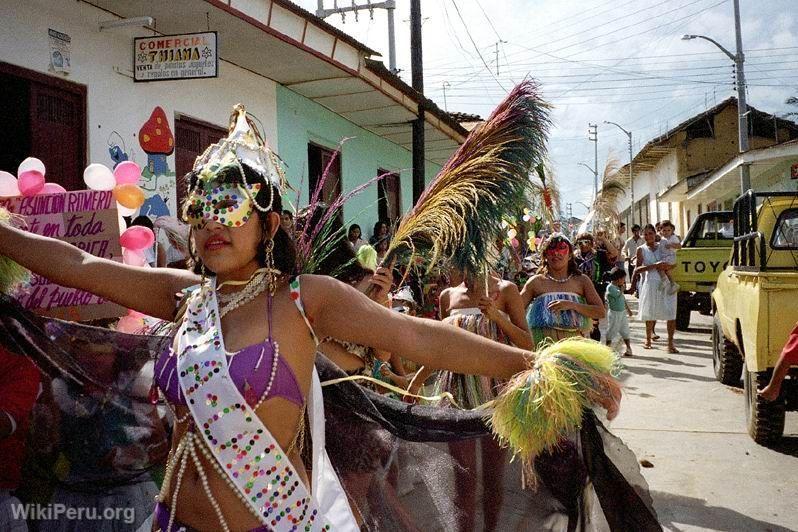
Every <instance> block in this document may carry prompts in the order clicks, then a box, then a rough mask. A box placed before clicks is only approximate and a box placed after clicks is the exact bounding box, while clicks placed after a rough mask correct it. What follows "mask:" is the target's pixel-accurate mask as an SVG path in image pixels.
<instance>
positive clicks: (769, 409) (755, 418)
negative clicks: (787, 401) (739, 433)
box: [743, 368, 785, 445]
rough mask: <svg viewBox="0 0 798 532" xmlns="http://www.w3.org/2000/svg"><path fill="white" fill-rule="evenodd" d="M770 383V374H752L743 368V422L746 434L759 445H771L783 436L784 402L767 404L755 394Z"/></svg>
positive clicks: (764, 372)
mask: <svg viewBox="0 0 798 532" xmlns="http://www.w3.org/2000/svg"><path fill="white" fill-rule="evenodd" d="M769 381H770V372H766V371H763V372H759V373H752V372H750V371H748V368H745V370H744V372H743V386H744V388H745V422H746V424H747V426H748V434H750V435H751V438H753V439H754V441H755V442H756V443H758V444H760V445H768V444H772V443H774V442H776V441H778V440H779V438H781V436H782V435H783V434H784V411H785V409H784V401H781V400H778V401H773V402H772V403H771V402H768V401H765V400H763V399H762V398H760V397H759V395H758V394H757V391H758V390H759V389H760V388H764V387H765V386H766V385H767V383H768V382H769Z"/></svg>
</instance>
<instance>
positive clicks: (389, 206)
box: [377, 169, 402, 226]
mask: <svg viewBox="0 0 798 532" xmlns="http://www.w3.org/2000/svg"><path fill="white" fill-rule="evenodd" d="M378 175H381V176H385V177H383V178H382V179H381V180H380V181H379V183H378V184H377V216H378V217H379V220H381V221H386V222H388V224H389V225H391V226H393V225H394V223H395V222H396V221H397V220H398V219H399V217H400V216H401V215H402V185H401V181H400V179H399V174H396V173H393V172H388V171H387V170H382V169H381V170H379V173H378Z"/></svg>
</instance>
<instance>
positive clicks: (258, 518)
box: [0, 108, 659, 532]
mask: <svg viewBox="0 0 798 532" xmlns="http://www.w3.org/2000/svg"><path fill="white" fill-rule="evenodd" d="M187 178H188V180H189V188H188V190H189V196H188V198H187V200H186V203H185V206H184V216H185V221H186V222H188V223H189V224H190V227H191V236H190V246H189V252H190V255H191V260H190V264H191V267H190V268H189V269H184V270H180V269H171V268H138V267H133V266H128V265H124V264H120V263H118V262H114V261H110V260H105V259H101V258H97V257H94V256H92V255H89V254H87V253H85V252H83V251H81V250H79V249H77V248H76V247H74V246H71V245H69V244H67V243H65V242H62V241H59V240H55V239H51V238H47V237H43V236H37V235H35V234H32V233H29V232H25V231H23V230H20V229H16V228H14V227H13V226H12V225H11V224H0V254H1V255H5V256H7V257H9V258H11V259H13V260H14V261H16V262H17V263H18V264H20V265H22V266H24V267H25V268H28V269H30V270H31V271H33V272H35V273H37V274H39V275H42V276H44V277H47V278H48V279H50V280H52V281H53V282H56V283H58V284H61V285H64V286H69V287H75V288H79V289H82V290H85V291H87V292H91V293H94V294H97V295H99V296H101V297H103V298H105V299H108V300H111V301H114V302H116V303H118V304H120V305H123V306H125V307H127V308H130V309H134V310H136V311H139V312H142V313H145V314H147V315H149V316H153V317H156V318H159V319H161V320H163V322H164V323H166V324H168V326H167V327H166V328H165V329H163V330H161V331H160V334H159V335H157V336H153V335H142V336H138V337H136V336H131V335H124V334H121V333H116V332H114V331H110V330H104V329H97V328H90V327H82V326H80V325H76V324H67V323H64V322H59V321H58V320H49V319H46V318H40V317H37V316H32V315H30V314H29V313H27V312H25V311H24V310H22V309H21V308H19V307H18V306H16V305H15V303H14V302H13V300H11V299H9V298H5V297H4V298H3V301H2V312H0V314H2V315H3V318H2V319H0V336H1V337H2V343H3V346H4V348H7V349H9V350H11V351H14V352H18V353H20V354H22V355H26V356H29V357H30V358H31V359H32V360H33V361H34V362H36V363H37V365H38V366H39V367H40V369H41V370H42V371H43V372H45V373H49V374H50V375H51V376H53V375H56V376H58V379H61V380H63V381H64V382H69V383H70V385H76V386H78V389H79V390H82V392H81V393H84V392H85V393H88V392H87V391H86V390H88V389H89V388H90V386H89V384H88V383H91V382H96V381H97V379H98V378H99V377H97V375H93V374H92V371H94V370H95V369H96V368H95V363H94V362H92V361H87V360H86V359H85V357H86V353H88V352H97V353H101V352H104V353H105V354H106V355H107V354H109V353H110V354H112V355H113V359H112V362H111V365H109V366H108V367H109V371H117V372H118V374H121V373H122V371H123V370H124V372H126V374H132V375H139V374H141V373H142V372H144V371H146V369H147V368H150V370H151V371H152V374H153V382H152V387H151V390H150V393H149V394H148V395H147V398H143V394H142V393H141V392H140V390H137V389H136V388H137V387H136V386H130V387H129V388H126V389H125V390H119V389H116V388H113V387H111V388H109V389H108V393H107V395H106V396H105V398H104V399H103V402H102V405H101V407H103V408H104V407H105V405H108V407H109V408H115V407H118V404H119V402H117V401H115V399H119V398H122V397H124V398H125V400H126V401H128V403H126V404H127V407H130V402H134V403H135V404H136V405H138V407H139V408H140V409H144V410H147V404H148V403H150V402H151V403H152V410H150V411H149V412H150V414H153V416H150V415H142V414H141V410H138V411H137V410H136V408H127V407H126V409H125V411H126V412H128V413H129V412H131V411H133V412H137V414H136V415H135V416H131V415H128V417H127V418H126V423H128V424H129V425H131V426H132V425H135V424H136V423H137V422H138V423H140V424H141V425H142V426H145V424H144V423H143V422H142V420H147V423H150V425H146V426H149V427H150V429H149V430H148V431H145V432H146V437H149V438H155V437H156V436H157V435H158V434H161V432H159V431H157V430H154V429H152V427H153V426H154V425H155V424H157V422H156V421H153V420H152V418H153V417H156V418H157V417H158V415H157V412H158V408H159V407H160V405H164V406H166V407H167V408H168V410H169V412H170V414H169V416H168V418H169V419H170V424H169V425H170V426H169V427H168V429H167V432H165V433H164V434H166V433H169V434H170V436H169V447H170V450H169V453H168V458H167V459H166V461H165V471H164V475H163V479H162V480H161V482H160V492H159V493H158V495H157V497H156V501H155V503H154V511H153V512H152V516H151V519H150V520H149V521H148V522H142V521H143V520H139V521H137V523H136V526H137V527H142V529H144V528H146V527H151V529H152V530H161V531H164V532H166V531H168V532H172V531H177V530H186V531H191V530H224V531H232V530H236V531H239V530H258V531H260V530H275V531H283V530H286V531H288V530H363V529H369V530H458V529H459V530H472V529H485V530H499V529H507V528H510V527H512V528H513V529H528V530H531V529H556V530H576V529H577V528H580V527H581V528H591V527H595V528H596V529H602V528H609V529H629V530H631V529H635V530H656V529H658V526H659V525H658V524H657V521H656V516H655V514H654V512H653V509H652V507H651V501H650V498H649V496H648V494H647V491H646V487H645V482H644V481H643V480H642V477H641V476H640V474H639V471H638V469H637V463H636V460H635V459H634V456H633V455H632V454H631V452H630V451H628V449H626V448H625V446H623V445H622V443H620V442H619V441H618V440H617V439H615V438H614V437H613V436H612V435H611V434H609V433H608V432H607V431H606V429H604V428H603V426H602V425H601V423H600V422H598V420H597V419H596V418H595V416H594V415H593V413H592V412H591V411H589V410H586V411H584V413H583V414H582V416H583V418H582V421H581V423H580V426H579V428H577V429H576V430H574V431H573V432H572V433H570V434H563V435H562V439H561V442H560V443H559V444H558V445H557V446H556V448H552V449H548V450H546V452H544V453H541V454H540V455H538V456H536V457H535V460H534V465H535V478H534V479H530V478H529V477H528V475H529V471H525V470H524V468H523V467H521V465H520V464H519V463H518V462H517V461H516V462H513V461H511V458H512V454H513V450H512V449H505V448H504V446H503V445H499V443H498V442H497V441H496V440H495V439H494V438H493V436H492V434H491V432H490V429H489V427H488V425H487V424H486V422H485V412H484V411H481V410H480V408H482V407H484V405H485V403H486V402H488V401H491V400H492V399H494V398H496V397H497V395H498V394H499V393H500V392H501V390H502V388H503V386H504V384H505V383H506V382H507V380H508V379H510V378H512V377H513V376H514V375H517V374H519V373H521V372H524V371H529V369H530V368H536V362H537V356H538V354H537V353H536V350H539V349H541V348H543V347H545V346H548V345H549V344H550V343H551V342H556V341H557V340H561V339H564V338H568V337H579V336H584V335H585V334H586V333H587V332H589V330H590V326H591V320H593V319H598V318H602V317H603V316H604V313H605V310H604V305H603V302H602V301H601V299H600V298H599V296H598V294H597V293H596V291H595V289H594V288H593V285H592V283H591V281H590V279H588V278H587V277H586V276H584V275H582V274H581V273H580V272H579V271H578V269H577V267H576V264H575V262H574V250H573V245H572V244H571V242H570V241H569V240H568V239H567V238H565V237H564V236H562V235H559V234H555V235H552V236H551V237H550V238H548V239H547V240H546V242H545V243H544V244H543V245H542V249H541V256H542V269H541V272H540V273H539V274H538V275H536V276H534V277H533V278H531V279H530V280H529V281H528V282H527V283H526V285H525V286H524V287H523V289H522V290H520V291H519V290H518V288H517V287H516V286H515V285H514V284H512V283H510V282H507V281H502V280H501V279H499V278H497V277H495V276H493V275H491V274H490V273H487V272H484V273H478V272H472V271H465V272H458V274H459V276H460V278H461V279H460V280H461V282H460V283H459V284H455V285H453V286H451V287H450V288H448V289H446V290H445V291H443V293H442V294H441V296H440V309H441V310H440V312H441V318H442V319H441V321H436V320H429V319H419V318H414V317H412V316H409V315H408V314H407V313H406V312H394V311H392V310H391V309H390V306H386V305H385V304H384V302H385V301H386V299H387V295H388V292H389V291H390V290H391V289H392V288H396V284H395V283H394V281H395V280H394V278H393V276H392V275H391V270H390V268H378V269H377V270H376V271H375V272H367V271H364V270H362V269H359V268H357V267H354V266H351V265H348V266H347V268H348V269H347V270H346V271H347V275H346V278H345V279H344V281H345V282H341V281H340V280H337V279H335V278H333V277H332V276H330V275H308V274H303V275H296V272H297V268H296V265H297V257H296V252H295V247H294V242H293V239H292V238H291V237H290V236H289V235H288V234H287V232H286V231H285V229H284V228H283V227H282V226H281V223H280V222H281V220H280V216H281V213H282V212H283V207H282V200H281V194H282V193H283V186H284V183H283V179H284V178H283V175H282V172H281V171H280V169H279V162H278V160H277V158H276V157H275V155H274V154H273V153H272V152H271V151H270V150H269V148H268V146H267V145H265V143H264V142H263V140H262V139H261V137H260V136H259V135H258V134H257V132H256V131H255V130H253V126H252V124H251V123H250V122H249V121H248V120H247V117H246V113H245V111H244V110H243V108H237V110H236V111H235V112H234V115H233V119H232V122H231V128H230V134H229V136H228V137H227V138H225V139H223V140H221V141H220V142H219V143H218V144H214V145H212V146H211V147H209V148H208V150H207V151H206V152H205V153H204V154H203V155H202V156H200V157H199V158H198V159H197V161H196V163H195V165H194V168H193V170H192V172H191V173H190V174H189V175H188V176H187ZM343 238H344V237H342V241H343ZM53 257H58V260H57V261H54V260H52V258H53ZM336 271H338V272H339V273H340V271H341V270H340V269H337V270H336ZM370 287H374V288H370ZM76 339H78V340H80V341H78V340H76ZM103 346H105V348H103ZM147 354H149V357H152V358H154V364H153V363H152V362H151V361H150V360H149V357H148V356H147ZM126 357H128V358H126ZM560 358H562V359H563V360H564V359H565V358H567V357H565V358H563V357H560ZM120 360H121V361H122V362H121V363H120ZM376 361H394V364H393V365H394V366H401V365H402V364H403V363H402V361H408V362H410V363H412V364H414V365H415V366H416V367H420V368H423V369H422V370H420V371H419V373H418V374H417V375H415V379H412V378H409V379H408V380H407V381H406V382H404V383H405V384H407V386H406V387H407V388H410V390H409V392H405V393H408V394H412V395H416V394H417V393H421V391H420V385H421V384H423V383H424V382H425V381H427V380H429V381H431V382H434V386H433V387H431V388H432V389H433V394H434V395H436V396H437V403H436V404H433V405H431V406H419V405H408V404H407V403H406V402H403V401H401V400H400V399H401V398H400V399H399V400H398V399H395V398H392V397H387V396H384V395H381V394H378V393H374V391H372V390H369V389H368V388H366V387H365V386H361V384H359V381H358V380H355V379H352V377H356V376H357V375H362V374H369V373H370V374H372V375H373V374H374V366H375V363H376V365H378V366H379V365H380V364H379V363H378V362H376ZM112 368H113V369H112ZM575 371H576V370H575ZM432 375H434V378H430V377H431V376H432ZM58 379H54V380H53V383H55V382H56V380H58ZM411 381H412V382H411ZM414 385H415V387H414ZM400 388H405V386H401V387H400ZM322 389H324V392H322ZM426 389H429V388H426ZM400 395H401V394H400ZM619 401H620V397H619V396H617V394H615V393H612V392H611V391H607V392H606V393H605V394H604V395H600V394H599V395H596V396H595V403H597V404H598V405H600V406H602V407H603V408H605V409H606V410H607V417H608V418H609V419H611V418H612V417H614V416H615V415H616V413H617V411H618V406H619ZM544 414H545V413H544ZM551 415H556V414H555V413H551ZM164 437H166V436H164ZM147 445H148V446H147V448H148V449H150V448H152V446H154V445H155V443H153V442H150V443H148V444H147ZM479 449H481V456H482V459H481V460H479V461H477V460H476V459H475V456H476V454H477V452H479V451H478V450H479ZM150 459H151V460H150V461H151V462H156V461H157V459H156V457H155V453H153V455H152V456H150ZM143 461H144V462H147V460H146V459H145V460H143ZM137 467H138V468H139V469H138V471H139V472H141V471H144V470H147V467H148V466H144V465H141V464H139V465H138V466H137ZM148 471H149V470H148ZM525 475H526V478H524V477H525ZM522 480H523V482H522ZM522 486H523V487H522Z"/></svg>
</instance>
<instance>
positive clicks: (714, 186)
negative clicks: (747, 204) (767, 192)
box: [686, 141, 798, 201]
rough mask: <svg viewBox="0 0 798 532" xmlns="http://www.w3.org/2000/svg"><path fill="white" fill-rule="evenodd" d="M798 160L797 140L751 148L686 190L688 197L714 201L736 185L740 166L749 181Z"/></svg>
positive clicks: (781, 168)
mask: <svg viewBox="0 0 798 532" xmlns="http://www.w3.org/2000/svg"><path fill="white" fill-rule="evenodd" d="M795 163H798V142H795V141H792V142H787V143H784V144H777V145H775V146H770V147H768V148H761V149H758V150H752V151H749V152H746V153H744V154H741V155H738V156H737V157H735V158H733V159H732V160H730V161H729V162H727V163H726V164H724V165H723V166H721V167H720V168H718V169H717V170H715V171H714V172H711V173H710V174H709V175H708V176H707V178H706V179H705V180H704V181H702V182H701V183H700V184H698V185H697V186H695V187H694V188H692V189H691V190H690V191H689V192H688V193H687V198H686V199H687V200H707V201H712V200H716V199H718V198H719V197H722V196H723V195H725V193H726V192H728V191H729V190H732V189H734V187H737V186H738V184H739V180H738V176H739V169H740V167H741V166H743V165H748V166H749V172H750V174H751V180H752V181H754V180H755V179H757V178H761V177H767V176H768V175H769V174H772V173H773V172H774V171H775V172H780V171H782V170H783V169H784V168H785V167H788V166H790V165H792V164H795Z"/></svg>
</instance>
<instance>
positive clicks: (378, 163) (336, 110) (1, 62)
mask: <svg viewBox="0 0 798 532" xmlns="http://www.w3.org/2000/svg"><path fill="white" fill-rule="evenodd" d="M0 10H1V11H0V14H2V20H3V23H2V27H3V31H2V32H0V85H1V86H2V87H3V89H2V90H3V96H4V97H3V98H2V99H0V111H1V112H2V114H3V116H5V117H8V118H7V119H8V121H9V123H11V124H13V125H14V127H6V128H4V132H3V133H2V136H3V141H4V143H3V144H4V146H5V149H4V153H3V154H2V155H0V169H2V170H6V171H10V172H12V173H14V172H15V170H16V167H17V165H18V164H19V162H20V161H22V159H24V158H25V157H28V156H35V157H38V158H40V159H42V160H43V161H44V163H45V165H46V167H47V179H48V181H52V182H57V183H59V184H61V185H63V186H64V187H65V188H67V189H68V190H76V189H82V188H85V185H84V184H83V179H82V172H83V169H84V168H85V167H86V166H87V165H88V164H90V163H103V164H106V165H108V166H109V167H113V166H114V165H115V164H117V163H119V162H121V161H123V160H132V161H135V162H137V163H138V164H139V165H140V166H141V167H142V181H141V186H142V188H143V189H144V190H145V194H146V196H147V200H146V202H145V204H144V206H142V208H141V212H140V213H141V214H146V215H149V216H153V217H155V216H161V215H172V216H174V215H175V214H176V211H177V205H178V202H179V200H180V199H181V196H182V194H183V193H184V190H183V189H182V187H181V186H180V183H181V179H179V176H182V175H184V174H185V173H186V172H187V171H188V170H190V168H191V165H192V163H193V160H194V158H195V157H196V156H197V155H198V154H200V153H201V152H202V151H203V150H204V149H205V147H206V146H207V145H208V144H210V143H212V142H215V141H216V140H217V139H218V138H220V137H221V136H222V135H225V134H226V128H227V124H228V119H229V115H230V111H231V109H232V107H233V105H234V104H236V103H238V102H241V103H244V104H245V105H246V107H247V110H248V111H249V112H250V113H251V114H252V115H253V116H254V117H255V119H256V121H257V122H258V123H259V125H260V126H261V129H262V131H263V134H264V136H265V138H266V140H267V141H268V142H269V143H270V145H271V146H272V147H273V149H274V150H275V151H276V152H277V153H278V154H279V155H280V157H281V158H282V159H283V160H284V161H285V162H286V166H287V168H286V170H287V174H288V177H289V180H290V181H291V182H292V184H293V185H294V186H295V187H300V183H301V188H302V190H300V200H301V202H300V204H301V203H306V202H307V199H308V191H307V189H308V184H309V183H312V182H313V180H314V179H315V178H317V176H314V175H313V174H314V172H316V173H318V167H319V165H320V164H321V162H322V161H323V160H327V159H324V158H325V157H327V158H329V153H328V151H329V150H333V151H334V150H335V149H336V148H337V147H338V146H339V144H341V143H342V141H344V140H345V139H347V140H345V141H344V142H343V144H342V146H343V148H342V152H341V156H340V157H338V163H339V169H338V170H339V173H340V177H341V180H340V183H339V184H338V185H337V188H335V187H333V188H332V189H331V190H332V191H333V192H335V191H336V190H343V191H347V190H350V189H352V188H354V187H355V186H357V185H358V184H360V183H363V182H365V181H366V180H368V179H370V178H372V177H374V176H375V175H377V173H378V172H382V171H385V172H387V173H390V174H396V176H397V177H395V178H394V177H390V178H389V179H387V180H386V181H385V183H384V184H383V186H382V189H380V191H379V192H380V193H381V194H379V195H380V198H381V201H378V191H377V187H375V188H374V190H373V191H371V190H369V191H367V192H366V193H365V194H364V195H363V196H361V197H360V198H359V199H358V200H357V201H353V202H352V204H351V205H348V206H347V210H346V212H345V213H344V216H345V218H346V219H350V218H353V219H356V220H358V221H359V222H360V223H361V224H363V225H364V233H367V231H366V228H365V226H367V225H370V224H372V223H373V222H374V221H376V220H377V218H378V217H379V216H380V214H381V213H380V209H382V211H383V213H382V214H384V215H386V216H390V217H395V216H396V215H397V213H396V212H394V211H396V210H397V209H400V208H401V209H406V208H408V207H409V206H410V204H411V202H412V190H411V189H410V182H411V179H410V170H409V169H410V167H411V161H412V156H411V151H410V145H411V138H410V130H411V126H410V121H411V120H412V119H414V118H415V111H416V109H417V108H418V105H419V103H420V102H421V101H422V97H421V96H419V95H418V94H416V93H415V92H414V91H412V89H411V88H410V87H408V86H407V85H406V84H404V83H403V82H402V81H401V80H399V78H397V77H396V76H394V75H392V74H390V73H389V72H387V70H384V69H382V68H380V66H381V64H380V63H377V62H375V61H374V60H373V59H370V58H371V57H375V56H377V55H378V53H377V52H375V51H373V50H370V49H369V48H368V47H366V46H365V45H363V44H361V43H359V42H357V41H355V40H354V39H352V38H351V37H349V36H348V35H346V34H344V33H342V32H340V31H339V30H337V29H336V28H334V27H332V26H330V25H329V24H327V23H325V22H324V21H323V20H321V19H318V18H316V17H315V16H314V15H312V14H310V13H308V12H306V11H304V10H302V9H300V8H298V7H297V6H296V5H294V4H292V3H291V2H289V1H288V0H239V1H236V0H233V1H224V2H222V1H217V0H175V1H171V2H135V1H134V2H114V1H111V0H86V1H84V0H81V1H78V2H76V1H72V0H30V1H28V2H12V1H10V0H0ZM142 16H146V17H151V18H152V20H151V22H138V23H137V22H136V20H137V18H136V17H138V19H140V17H142ZM131 19H132V20H131ZM108 22H111V23H117V24H121V25H116V26H115V27H108V26H107V23H108ZM128 22H130V24H128ZM201 32H215V33H216V38H217V49H216V53H217V54H218V58H219V60H218V73H217V76H216V77H209V78H203V79H175V80H170V81H151V82H137V81H135V80H134V71H133V68H134V38H138V37H160V36H163V37H164V38H168V36H170V35H186V34H196V33H201ZM427 108H428V111H427V123H426V128H427V142H426V157H427V166H426V176H427V179H431V178H432V177H433V176H434V175H435V173H436V172H437V170H438V168H439V167H440V165H441V164H442V163H443V162H444V161H445V160H446V159H447V158H448V157H449V156H450V155H451V153H452V152H453V151H454V150H455V149H456V147H457V146H458V145H459V144H460V143H462V141H463V140H464V138H465V135H466V134H467V132H466V130H464V129H463V128H462V127H460V125H459V124H458V123H457V122H456V121H454V120H453V119H451V118H450V117H449V116H448V115H446V114H445V113H443V111H440V109H438V108H437V107H436V106H435V105H434V104H432V103H431V102H429V105H428V106H427ZM322 166H323V165H322ZM332 184H334V183H332V182H331V185H332ZM286 199H287V200H290V201H291V202H292V203H293V201H294V198H293V197H292V192H290V191H289V192H288V193H287V195H286Z"/></svg>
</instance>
